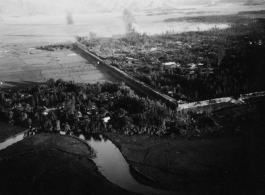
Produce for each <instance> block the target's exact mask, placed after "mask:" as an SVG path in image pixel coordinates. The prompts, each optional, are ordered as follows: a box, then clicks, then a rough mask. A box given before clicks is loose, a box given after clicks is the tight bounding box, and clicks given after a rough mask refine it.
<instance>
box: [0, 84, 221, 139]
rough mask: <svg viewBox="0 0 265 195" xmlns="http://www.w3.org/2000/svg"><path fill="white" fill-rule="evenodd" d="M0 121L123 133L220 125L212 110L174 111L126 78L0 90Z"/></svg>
mask: <svg viewBox="0 0 265 195" xmlns="http://www.w3.org/2000/svg"><path fill="white" fill-rule="evenodd" d="M0 120H2V121H4V122H6V123H8V124H10V125H20V126H23V127H26V128H28V129H29V130H34V131H35V130H36V129H37V131H40V132H53V133H58V132H60V131H64V132H65V133H68V134H70V133H80V132H83V133H100V132H102V131H110V132H115V133H120V134H124V135H132V134H150V135H156V136H162V135H166V134H167V135H184V136H190V135H202V134H207V133H210V132H212V131H216V130H218V129H219V128H220V126H219V125H218V124H217V123H216V122H215V120H214V118H213V116H212V114H211V113H210V112H203V113H200V114H196V113H193V112H188V111H176V110H172V109H171V108H169V107H167V106H166V105H165V104H163V103H161V102H160V101H155V100H150V99H148V98H143V97H138V96H137V95H135V94H134V92H133V91H132V90H131V89H130V88H128V87H127V86H126V85H125V84H124V83H116V84H113V83H108V82H106V83H102V84H100V83H97V84H77V83H74V82H71V81H68V82H66V81H63V80H62V79H59V80H57V81H55V80H54V79H49V80H48V81H47V82H46V83H44V84H42V85H32V86H29V87H28V88H26V89H23V90H19V91H17V92H15V93H12V94H11V93H6V92H4V91H0Z"/></svg>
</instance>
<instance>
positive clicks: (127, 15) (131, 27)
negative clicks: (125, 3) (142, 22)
mask: <svg viewBox="0 0 265 195" xmlns="http://www.w3.org/2000/svg"><path fill="white" fill-rule="evenodd" d="M123 20H124V22H125V25H126V33H135V32H138V33H139V32H140V31H141V30H140V27H139V25H138V24H137V22H136V19H135V17H134V15H133V14H132V12H131V11H130V10H128V9H125V10H124V11H123Z"/></svg>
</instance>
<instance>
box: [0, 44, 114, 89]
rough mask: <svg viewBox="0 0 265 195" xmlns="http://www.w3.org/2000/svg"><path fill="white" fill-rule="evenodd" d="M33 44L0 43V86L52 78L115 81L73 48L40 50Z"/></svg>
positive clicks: (24, 83) (91, 81) (15, 86)
mask: <svg viewBox="0 0 265 195" xmlns="http://www.w3.org/2000/svg"><path fill="white" fill-rule="evenodd" d="M33 46H34V45H32V44H19V45H14V44H8V45H7V44H3V43H2V44H1V43H0V52H1V58H0V81H2V82H3V85H0V88H3V89H5V88H14V89H17V88H19V87H23V86H26V85H28V84H32V83H41V82H44V81H46V80H47V79H49V78H54V79H55V80H57V79H60V78H61V79H63V80H66V81H69V80H74V81H76V82H80V83H96V82H104V81H112V82H116V81H117V80H116V79H115V78H113V77H111V76H110V75H109V74H108V73H107V72H106V71H105V70H104V69H101V68H100V67H96V66H95V65H94V64H93V63H92V62H91V63H90V62H87V60H85V59H84V58H82V57H81V56H80V55H78V54H76V53H74V52H73V51H71V50H61V51H49V52H47V51H41V50H36V49H32V47H33Z"/></svg>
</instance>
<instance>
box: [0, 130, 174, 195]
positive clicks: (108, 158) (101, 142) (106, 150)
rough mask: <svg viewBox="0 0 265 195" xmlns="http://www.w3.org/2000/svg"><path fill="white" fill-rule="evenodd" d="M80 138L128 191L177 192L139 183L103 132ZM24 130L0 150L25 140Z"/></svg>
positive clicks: (106, 173)
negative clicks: (93, 150) (92, 149)
mask: <svg viewBox="0 0 265 195" xmlns="http://www.w3.org/2000/svg"><path fill="white" fill-rule="evenodd" d="M75 136H76V137H78V138H79V139H82V140H84V141H86V142H87V143H88V144H89V145H90V146H91V147H92V148H94V149H95V151H96V158H94V159H93V161H94V162H95V163H96V165H97V166H98V168H99V170H100V171H101V173H102V174H103V175H104V176H105V177H106V178H107V179H108V180H109V181H110V182H112V183H114V184H116V185H118V186H120V187H121V188H124V189H126V190H128V191H132V192H137V193H141V194H165V195H166V194H176V192H169V191H164V190H157V189H154V188H151V187H148V186H145V185H142V184H140V183H138V182H137V181H136V180H135V179H134V178H133V176H132V175H131V173H130V169H129V164H128V163H127V161H126V160H125V158H124V157H123V155H122V154H121V152H120V150H119V149H118V148H117V147H116V146H115V145H114V144H113V143H112V142H111V141H110V140H109V139H107V138H106V137H105V136H103V135H101V134H92V135H91V134H90V135H84V134H79V135H75ZM24 137H25V135H24V132H23V133H20V134H18V135H16V136H12V137H10V138H9V139H7V140H5V141H4V142H2V143H0V150H3V149H5V148H6V147H8V146H10V145H12V144H14V143H17V142H19V141H21V140H23V139H24Z"/></svg>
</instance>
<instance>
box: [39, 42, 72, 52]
mask: <svg viewBox="0 0 265 195" xmlns="http://www.w3.org/2000/svg"><path fill="white" fill-rule="evenodd" d="M36 49H39V50H47V51H57V50H65V49H73V44H72V43H55V44H49V45H45V46H40V47H36Z"/></svg>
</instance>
